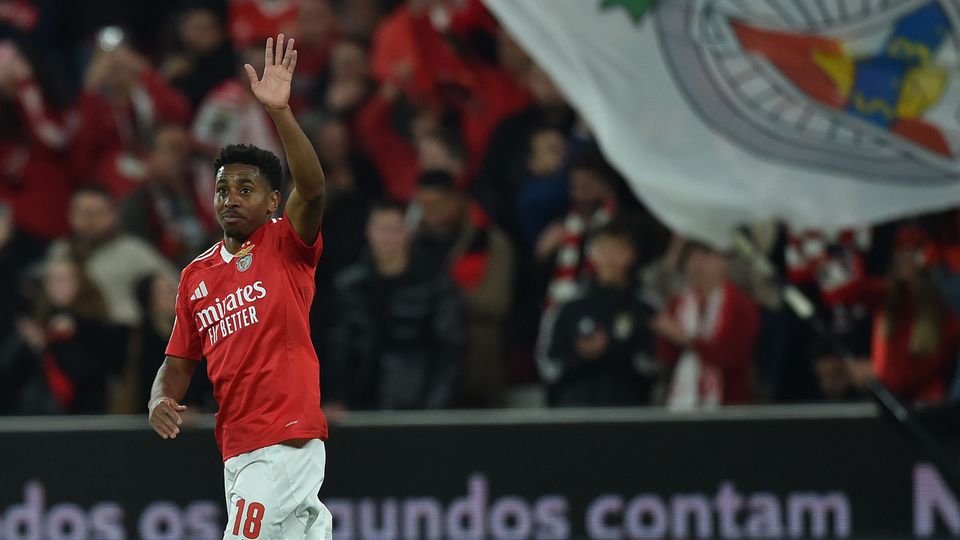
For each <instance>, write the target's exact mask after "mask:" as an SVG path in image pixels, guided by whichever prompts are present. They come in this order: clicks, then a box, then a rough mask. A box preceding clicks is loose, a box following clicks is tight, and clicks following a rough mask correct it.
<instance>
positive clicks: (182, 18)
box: [161, 4, 237, 109]
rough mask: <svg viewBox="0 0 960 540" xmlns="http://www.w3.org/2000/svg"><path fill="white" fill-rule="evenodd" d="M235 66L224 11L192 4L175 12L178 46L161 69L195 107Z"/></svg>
mask: <svg viewBox="0 0 960 540" xmlns="http://www.w3.org/2000/svg"><path fill="white" fill-rule="evenodd" d="M236 69H237V57H236V54H234V52H233V48H232V47H231V46H230V42H229V41H228V40H227V36H226V29H225V27H224V21H223V14H222V13H220V12H219V11H218V10H217V9H216V8H214V7H213V5H212V4H191V5H188V6H187V7H186V8H184V9H183V10H181V11H180V12H179V13H178V14H177V15H176V39H175V48H174V50H173V51H171V52H170V54H168V55H167V57H166V58H165V59H164V60H163V63H162V67H161V72H162V73H163V74H164V76H166V77H167V78H168V79H169V80H170V82H171V84H173V86H174V87H175V88H177V89H179V90H180V91H181V92H183V95H184V96H186V98H187V99H188V100H189V101H190V104H191V105H192V107H193V108H194V109H195V108H197V107H199V106H200V103H201V102H202V101H203V98H205V97H206V96H207V94H209V93H210V91H211V90H213V89H214V88H216V87H217V86H218V85H219V84H220V83H222V82H224V81H225V80H227V79H229V78H230V77H232V76H233V75H234V74H235V72H236Z"/></svg>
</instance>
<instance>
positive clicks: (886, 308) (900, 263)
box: [871, 225, 960, 403]
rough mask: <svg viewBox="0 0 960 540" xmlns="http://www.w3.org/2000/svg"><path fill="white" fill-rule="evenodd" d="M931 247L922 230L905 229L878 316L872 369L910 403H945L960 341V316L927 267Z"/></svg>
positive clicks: (904, 227)
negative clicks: (959, 318)
mask: <svg viewBox="0 0 960 540" xmlns="http://www.w3.org/2000/svg"><path fill="white" fill-rule="evenodd" d="M932 251H933V247H932V245H931V242H930V239H929V238H928V237H927V235H926V234H925V233H924V232H923V230H922V229H920V228H919V227H917V226H914V225H905V226H903V227H901V229H900V230H899V231H898V233H897V237H896V243H895V249H894V253H893V262H892V265H891V268H890V275H889V277H888V280H887V284H886V291H885V299H884V301H883V305H882V307H881V308H880V309H879V310H878V311H877V313H876V315H875V317H874V330H873V350H872V353H871V358H872V362H873V367H874V372H875V373H876V376H877V379H878V380H879V381H880V382H881V383H883V384H884V385H886V386H887V388H889V389H890V391H891V392H893V393H894V395H896V396H897V397H899V398H900V399H902V400H904V401H909V402H924V403H939V402H941V401H943V399H944V397H945V395H946V390H947V384H948V382H949V380H950V377H951V375H952V374H953V371H954V369H955V368H956V358H957V348H958V344H960V339H958V338H960V328H958V322H957V318H956V316H955V315H954V314H953V312H952V311H951V309H950V307H949V305H948V304H947V302H946V300H945V298H944V296H943V294H942V293H941V292H940V290H939V289H938V288H937V285H936V283H935V282H934V279H933V276H932V274H931V272H930V270H929V265H930V263H931V262H932Z"/></svg>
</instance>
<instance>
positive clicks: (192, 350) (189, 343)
mask: <svg viewBox="0 0 960 540" xmlns="http://www.w3.org/2000/svg"><path fill="white" fill-rule="evenodd" d="M185 282H186V280H185V279H184V278H183V277H181V278H180V287H179V288H178V290H177V317H176V319H174V321H173V332H172V333H171V334H170V341H169V343H167V350H166V355H167V356H176V357H179V358H186V359H187V360H196V361H198V362H199V361H200V360H201V359H202V358H203V345H202V344H201V342H200V334H199V333H198V332H197V325H196V323H194V321H193V316H192V315H191V314H190V306H189V304H188V302H189V295H187V294H185V293H184V289H183V284H184V283H185Z"/></svg>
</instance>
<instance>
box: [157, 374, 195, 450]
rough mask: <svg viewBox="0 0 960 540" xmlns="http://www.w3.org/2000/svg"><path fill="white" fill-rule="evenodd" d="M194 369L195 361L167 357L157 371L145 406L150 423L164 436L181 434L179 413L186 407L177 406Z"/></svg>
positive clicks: (170, 436)
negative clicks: (148, 413) (148, 412)
mask: <svg viewBox="0 0 960 540" xmlns="http://www.w3.org/2000/svg"><path fill="white" fill-rule="evenodd" d="M196 369H197V362H196V361H194V360H187V359H186V358H178V357H176V356H167V357H166V359H164V361H163V365H162V366H160V370H159V371H157V377H156V378H155V379H154V380H153V389H152V390H151V391H150V402H149V403H148V404H147V409H149V411H150V425H151V426H152V427H153V430H154V431H156V432H157V434H158V435H160V436H161V437H163V438H164V439H175V438H176V437H177V435H178V434H179V433H180V424H182V423H183V419H182V418H181V417H180V413H182V412H183V411H185V410H187V407H186V406H185V405H180V400H181V399H183V396H184V395H186V393H187V388H189V387H190V379H192V378H193V372H194V371H195V370H196Z"/></svg>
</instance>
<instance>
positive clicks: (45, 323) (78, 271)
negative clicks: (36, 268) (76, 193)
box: [0, 258, 125, 414]
mask: <svg viewBox="0 0 960 540" xmlns="http://www.w3.org/2000/svg"><path fill="white" fill-rule="evenodd" d="M16 329H17V331H16V333H15V334H13V335H12V336H11V337H10V338H9V339H8V341H7V343H6V344H5V345H4V346H3V347H2V348H0V351H2V353H0V380H2V381H4V386H5V387H6V386H7V385H8V384H9V385H10V386H9V387H7V388H4V392H3V395H4V398H5V399H8V400H11V401H12V402H13V403H7V405H6V406H5V408H9V407H10V406H11V405H13V406H14V408H15V409H16V410H17V412H19V413H21V414H51V413H79V414H94V413H103V412H105V407H106V402H107V376H108V373H109V372H110V371H111V370H113V369H114V368H115V367H116V365H117V364H118V363H119V359H120V357H121V356H122V354H123V349H124V344H125V338H124V335H123V332H122V331H121V330H120V329H119V328H118V327H116V326H113V325H110V324H107V323H106V304H105V302H104V299H103V297H102V296H101V295H100V292H99V291H98V290H97V287H96V286H95V285H94V284H93V282H92V281H91V280H90V279H89V278H88V277H87V276H86V275H85V274H84V272H83V270H82V266H81V265H80V263H79V262H77V261H74V260H72V259H70V258H60V259H58V258H54V259H51V260H50V261H49V262H48V263H47V265H46V268H45V270H44V275H43V286H42V289H41V293H40V296H39V298H37V300H36V302H35V306H34V310H33V314H32V316H30V317H25V318H21V319H20V320H19V321H17V324H16Z"/></svg>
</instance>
